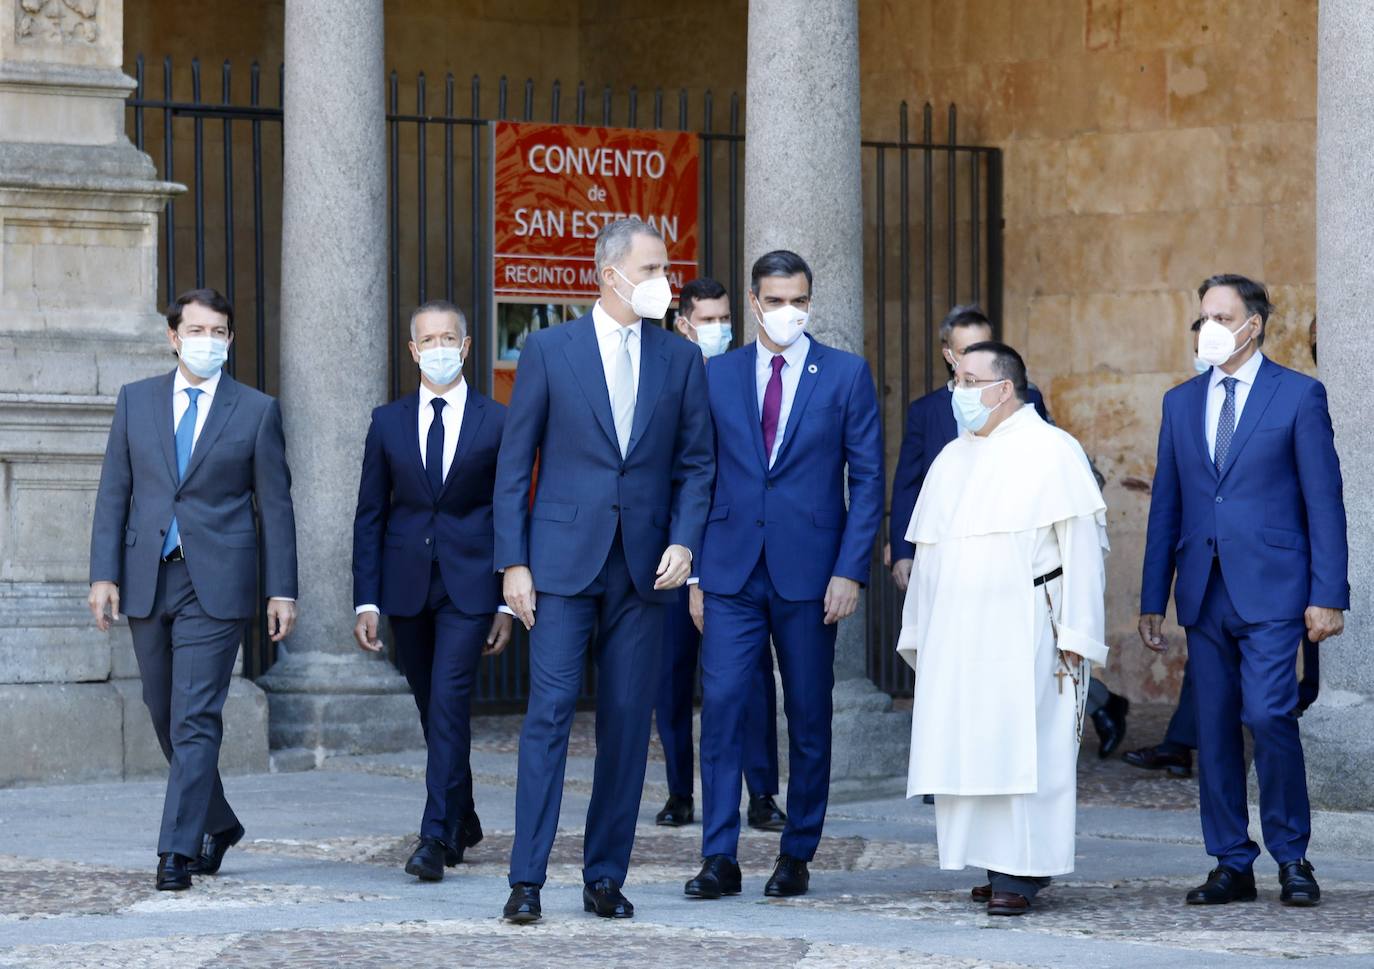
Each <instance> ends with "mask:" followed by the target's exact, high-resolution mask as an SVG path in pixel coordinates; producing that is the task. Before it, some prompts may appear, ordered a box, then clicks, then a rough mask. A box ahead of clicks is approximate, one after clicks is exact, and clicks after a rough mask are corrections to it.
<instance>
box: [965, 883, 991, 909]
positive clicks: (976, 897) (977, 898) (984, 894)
mask: <svg viewBox="0 0 1374 969" xmlns="http://www.w3.org/2000/svg"><path fill="white" fill-rule="evenodd" d="M968 897H969V901H972V902H977V903H978V904H979V905H986V904H987V903H988V902H990V901H992V886H991V885H975V886H974V887H973V888H971V889H970V890H969V893H968Z"/></svg>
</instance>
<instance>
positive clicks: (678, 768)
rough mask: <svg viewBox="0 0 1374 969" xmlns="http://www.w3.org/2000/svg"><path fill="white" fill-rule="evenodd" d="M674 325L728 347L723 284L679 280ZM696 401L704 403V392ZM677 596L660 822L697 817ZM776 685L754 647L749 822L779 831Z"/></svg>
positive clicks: (693, 670)
mask: <svg viewBox="0 0 1374 969" xmlns="http://www.w3.org/2000/svg"><path fill="white" fill-rule="evenodd" d="M673 325H674V327H675V328H676V329H677V331H678V332H679V333H681V334H682V335H683V336H684V337H686V338H687V339H688V340H691V341H692V342H693V343H694V344H696V346H697V349H698V350H700V351H701V355H702V357H703V358H705V359H707V360H710V359H711V358H712V357H718V356H720V355H721V354H722V353H725V352H726V351H728V350H729V349H730V340H731V337H732V335H733V333H732V328H731V326H730V297H729V295H728V294H727V293H726V292H725V287H724V286H722V285H721V284H720V283H719V282H717V281H716V280H714V279H711V278H709V277H706V276H702V277H701V278H699V279H693V280H692V281H691V282H689V283H687V284H686V285H684V286H683V287H682V292H680V293H679V294H678V312H677V318H676V320H674V323H673ZM699 406H701V407H703V408H708V407H709V406H710V403H709V402H708V401H707V400H705V399H703V400H701V402H700V404H699ZM678 597H679V598H678V601H677V602H676V603H674V604H673V605H672V607H671V608H669V610H668V613H667V615H666V616H665V617H664V620H663V644H664V646H665V648H666V650H667V653H666V655H665V656H664V662H663V673H662V677H661V680H660V684H659V691H658V701H657V702H656V703H655V704H654V722H655V723H657V725H658V739H659V740H660V741H662V743H663V761H664V768H665V773H666V774H667V776H668V802H667V803H666V804H664V805H663V810H662V811H659V812H658V816H657V817H656V818H655V819H654V820H655V821H656V822H657V823H658V824H660V825H664V826H665V827H670V828H675V827H680V826H681V825H684V824H691V823H692V821H693V820H694V819H695V801H694V799H693V796H692V790H693V787H694V779H695V775H696V771H695V769H694V761H695V760H696V758H695V757H694V756H693V749H692V748H693V744H692V698H693V695H694V694H695V693H696V683H697V666H698V659H699V658H700V655H701V629H700V627H699V625H698V624H699V623H700V622H701V616H700V614H698V615H696V616H693V615H692V612H691V607H690V595H689V590H688V587H687V586H683V587H682V588H681V589H679V590H678ZM776 692H777V691H776V688H775V687H774V685H773V653H772V650H764V651H763V652H762V653H760V654H759V669H758V687H757V690H756V692H755V693H754V696H753V699H752V701H751V702H750V704H749V706H748V707H747V708H746V710H745V721H744V784H745V786H746V787H747V788H748V789H749V811H748V819H749V826H750V827H751V828H758V829H759V830H761V831H781V830H782V828H783V825H784V824H786V823H787V815H786V814H784V813H783V812H782V810H781V809H780V808H779V807H778V804H777V801H776V800H774V796H775V795H776V794H777V793H778V725H777V716H778V713H777V699H776Z"/></svg>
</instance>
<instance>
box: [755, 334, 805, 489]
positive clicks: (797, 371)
mask: <svg viewBox="0 0 1374 969" xmlns="http://www.w3.org/2000/svg"><path fill="white" fill-rule="evenodd" d="M754 345H755V347H756V348H757V352H756V354H755V356H756V362H755V365H754V376H755V378H756V379H757V382H758V390H759V420H763V395H764V393H765V392H766V391H767V390H768V381H770V380H772V379H773V358H774V357H778V356H780V357H782V359H783V360H784V361H785V362H784V364H783V367H782V403H781V406H779V408H778V434H777V437H775V438H773V453H772V454H770V455H768V466H769V467H770V468H771V467H772V466H773V462H774V461H776V460H777V459H778V451H779V450H781V449H782V439H783V434H784V432H785V431H786V430H787V419H788V417H790V416H791V414H792V401H794V400H795V399H796V397H797V385H798V384H800V383H801V375H802V365H803V364H805V363H806V354H807V353H808V352H809V351H810V349H811V340H810V338H808V337H807V335H806V334H805V333H803V334H802V335H801V336H800V337H798V338H797V341H796V342H795V343H793V344H792V345H791V346H790V347H787V348H786V349H784V350H783V351H782V353H780V354H779V353H774V352H773V351H772V350H769V349H768V348H767V347H765V346H764V345H763V344H762V343H755V344H754Z"/></svg>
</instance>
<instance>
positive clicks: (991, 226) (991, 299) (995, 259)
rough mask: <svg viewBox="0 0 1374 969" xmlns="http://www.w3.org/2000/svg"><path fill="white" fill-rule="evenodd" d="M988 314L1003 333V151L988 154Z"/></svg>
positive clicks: (995, 326)
mask: <svg viewBox="0 0 1374 969" xmlns="http://www.w3.org/2000/svg"><path fill="white" fill-rule="evenodd" d="M987 246H988V315H989V317H991V319H992V325H993V333H995V334H996V335H997V337H998V338H999V339H1000V338H1001V335H1002V258H1003V253H1002V152H1001V151H994V152H992V153H991V154H990V155H988V242H987Z"/></svg>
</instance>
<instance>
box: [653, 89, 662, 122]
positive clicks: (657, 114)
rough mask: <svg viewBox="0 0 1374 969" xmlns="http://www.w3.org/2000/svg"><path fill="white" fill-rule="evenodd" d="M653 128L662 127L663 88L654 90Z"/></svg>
mask: <svg viewBox="0 0 1374 969" xmlns="http://www.w3.org/2000/svg"><path fill="white" fill-rule="evenodd" d="M654 127H655V128H662V127H663V88H661V87H656V88H654Z"/></svg>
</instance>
